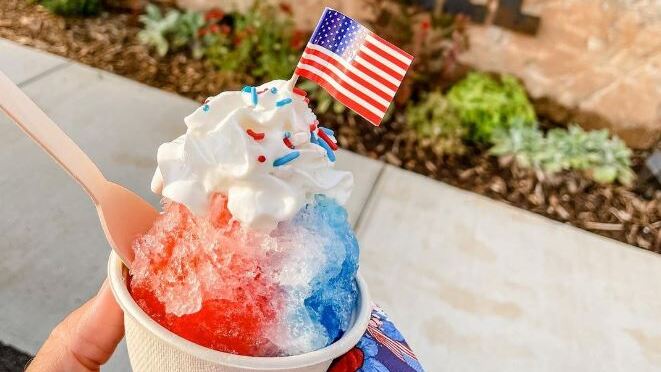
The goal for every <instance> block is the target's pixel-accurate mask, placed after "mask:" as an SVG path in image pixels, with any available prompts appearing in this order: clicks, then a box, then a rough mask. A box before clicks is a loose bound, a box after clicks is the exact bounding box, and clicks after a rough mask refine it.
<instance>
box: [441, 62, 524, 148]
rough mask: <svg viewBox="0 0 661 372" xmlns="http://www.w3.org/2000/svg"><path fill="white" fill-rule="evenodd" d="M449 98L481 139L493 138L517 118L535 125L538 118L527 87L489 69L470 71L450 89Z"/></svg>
mask: <svg viewBox="0 0 661 372" xmlns="http://www.w3.org/2000/svg"><path fill="white" fill-rule="evenodd" d="M447 98H448V100H449V101H450V104H451V105H452V106H453V107H454V108H455V110H457V113H458V115H459V118H460V119H461V120H462V122H464V123H465V124H466V125H468V126H469V128H470V138H471V139H472V140H474V141H477V142H482V143H490V142H492V141H493V138H492V136H493V134H494V133H495V132H497V131H499V130H503V129H507V128H509V127H510V126H512V125H513V124H514V123H515V122H518V123H520V125H523V126H529V127H532V126H534V124H535V122H536V120H537V118H536V116H535V111H534V109H533V107H532V104H531V103H530V101H529V100H528V96H527V95H526V92H525V90H524V88H523V87H522V86H521V84H519V82H518V81H517V80H516V79H515V78H514V77H512V76H509V75H502V76H501V77H500V79H499V80H496V79H494V78H492V77H491V76H489V75H488V74H485V73H478V72H473V73H470V74H468V76H467V77H466V78H465V79H463V80H462V81H460V82H459V83H457V84H455V85H454V86H453V87H452V88H451V89H450V91H449V92H448V94H447Z"/></svg>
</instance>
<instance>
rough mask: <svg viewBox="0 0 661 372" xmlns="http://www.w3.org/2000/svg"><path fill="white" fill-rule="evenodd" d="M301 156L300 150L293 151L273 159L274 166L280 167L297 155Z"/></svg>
mask: <svg viewBox="0 0 661 372" xmlns="http://www.w3.org/2000/svg"><path fill="white" fill-rule="evenodd" d="M299 156H301V152H300V151H292V152H290V153H289V154H287V155H285V156H282V157H279V158H277V159H275V160H274V161H273V166H274V167H279V166H281V165H285V164H287V163H289V162H290V161H292V160H294V159H296V158H297V157H299Z"/></svg>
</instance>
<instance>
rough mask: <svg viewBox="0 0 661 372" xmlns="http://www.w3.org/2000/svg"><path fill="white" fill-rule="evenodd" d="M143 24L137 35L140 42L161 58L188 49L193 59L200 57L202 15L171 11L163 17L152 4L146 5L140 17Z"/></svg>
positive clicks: (192, 12)
mask: <svg viewBox="0 0 661 372" xmlns="http://www.w3.org/2000/svg"><path fill="white" fill-rule="evenodd" d="M140 21H141V22H142V23H143V24H144V28H143V30H141V31H140V32H139V33H138V38H139V39H140V41H141V42H142V43H143V44H145V45H148V46H150V47H152V48H154V49H155V50H156V53H158V55H159V56H161V57H163V56H164V55H166V54H167V53H168V51H170V50H177V49H181V48H183V47H189V48H190V49H191V51H192V53H193V56H194V57H195V58H200V57H201V56H202V51H203V50H202V45H201V42H200V39H199V36H198V35H199V30H200V29H201V28H202V26H204V19H203V17H202V14H200V13H198V12H194V11H186V12H184V13H182V12H180V11H178V10H175V9H171V10H169V11H168V12H167V13H166V14H165V15H164V14H163V13H162V12H161V10H160V9H159V8H158V7H157V6H156V5H153V4H149V5H147V8H146V13H145V14H143V15H142V16H140Z"/></svg>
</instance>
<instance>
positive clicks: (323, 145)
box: [317, 141, 335, 162]
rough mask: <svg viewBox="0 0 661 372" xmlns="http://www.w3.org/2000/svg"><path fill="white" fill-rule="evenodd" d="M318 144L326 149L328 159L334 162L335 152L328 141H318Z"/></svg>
mask: <svg viewBox="0 0 661 372" xmlns="http://www.w3.org/2000/svg"><path fill="white" fill-rule="evenodd" d="M317 145H319V146H321V147H323V148H324V150H326V155H328V160H330V161H333V162H334V161H335V153H334V152H333V150H332V149H331V148H330V146H328V144H327V143H326V141H317Z"/></svg>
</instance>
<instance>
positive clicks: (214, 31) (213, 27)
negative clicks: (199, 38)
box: [209, 23, 220, 34]
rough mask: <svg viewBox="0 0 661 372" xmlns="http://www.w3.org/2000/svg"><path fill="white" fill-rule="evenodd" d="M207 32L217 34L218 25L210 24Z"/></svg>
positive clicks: (218, 30)
mask: <svg viewBox="0 0 661 372" xmlns="http://www.w3.org/2000/svg"><path fill="white" fill-rule="evenodd" d="M209 32H211V33H214V34H217V33H219V32H220V26H218V25H217V24H215V23H214V24H212V25H210V26H209Z"/></svg>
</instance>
